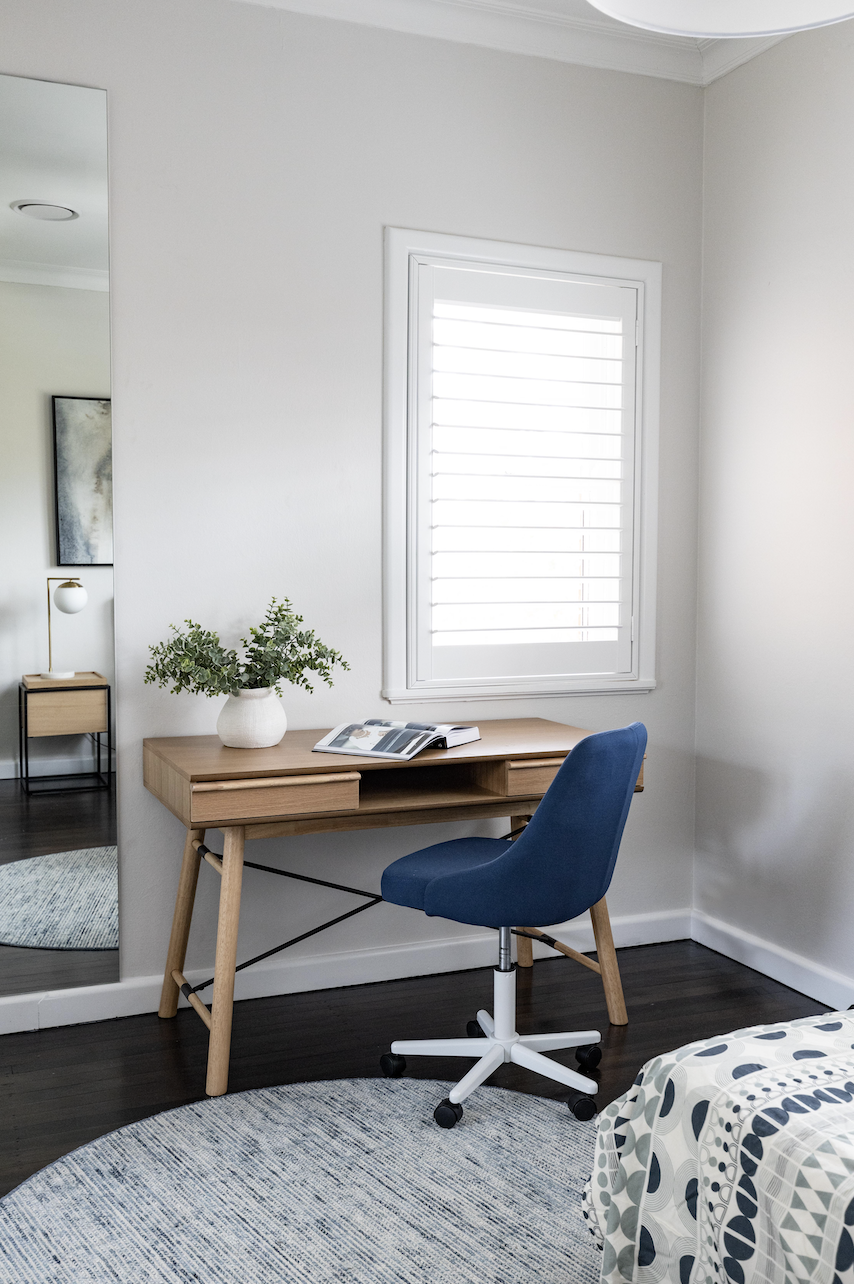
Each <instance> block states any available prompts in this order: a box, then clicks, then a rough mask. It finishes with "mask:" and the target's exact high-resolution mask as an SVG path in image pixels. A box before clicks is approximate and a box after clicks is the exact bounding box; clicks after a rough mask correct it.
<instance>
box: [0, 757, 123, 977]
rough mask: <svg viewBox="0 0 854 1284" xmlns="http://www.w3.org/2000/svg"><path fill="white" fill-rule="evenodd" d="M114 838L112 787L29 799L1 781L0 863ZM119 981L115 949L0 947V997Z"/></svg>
mask: <svg viewBox="0 0 854 1284" xmlns="http://www.w3.org/2000/svg"><path fill="white" fill-rule="evenodd" d="M115 841H116V790H115V784H113V787H112V789H109V790H106V789H103V790H91V791H74V792H73V793H72V792H69V793H61V794H44V795H43V796H31V797H28V796H27V795H26V794H25V793H24V791H23V790H22V789H21V786H20V784H19V783H18V781H17V780H0V865H6V864H9V863H10V862H11V861H17V860H27V859H28V858H29V857H31V856H46V855H48V854H50V853H51V852H68V851H78V850H79V849H81V848H84V847H109V846H111V845H112V844H113V843H115ZM118 979H119V952H118V950H29V949H19V948H17V947H15V946H11V945H0V995H3V994H29V993H31V992H32V991H35V990H61V989H67V988H69V987H70V986H75V985H102V984H104V982H107V981H117V980H118Z"/></svg>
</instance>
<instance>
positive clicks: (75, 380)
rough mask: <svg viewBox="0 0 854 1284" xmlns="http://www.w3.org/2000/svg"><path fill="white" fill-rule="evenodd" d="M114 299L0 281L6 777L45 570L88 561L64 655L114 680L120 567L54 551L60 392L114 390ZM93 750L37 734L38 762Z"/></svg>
mask: <svg viewBox="0 0 854 1284" xmlns="http://www.w3.org/2000/svg"><path fill="white" fill-rule="evenodd" d="M109 308H110V301H109V295H108V294H106V293H104V292H102V291H97V290H76V289H66V288H64V287H57V286H49V285H13V284H10V283H9V282H6V281H0V386H2V390H3V393H2V397H0V460H2V464H0V603H2V607H0V777H2V776H14V775H17V773H18V763H17V757H18V684H19V683H20V680H21V675H22V674H23V673H38V672H40V671H41V670H42V669H46V668H47V661H48V646H47V591H46V583H45V581H46V577H47V576H48V575H75V574H78V573H79V575H80V579H81V581H82V583H83V584H84V586H85V588H86V591H87V593H88V594H89V602H88V604H87V606H86V609H85V610H84V611H83V612H82V613H81V614H79V615H74V616H68V615H62V614H61V613H60V612H57V611H54V612H52V619H53V627H52V633H53V654H54V661H55V667H56V668H59V669H79V670H89V669H95V670H97V672H99V673H103V674H104V676H105V677H108V678H109V679H110V680H111V681H112V680H113V571H112V567H109V566H91V567H82V568H80V567H68V568H57V566H56V564H55V561H54V559H55V557H56V533H55V516H54V483H53V428H52V423H51V396H52V395H54V394H55V395H57V396H78V397H109V395H110V328H109V327H110V315H109ZM51 587H52V588H56V585H55V584H53V585H51ZM81 756H82V757H84V758H85V759H86V761H85V763H81V762H80V761H79V759H80V757H81ZM91 757H92V752H91V745H90V744H89V742H88V741H87V739H86V738H85V737H83V736H73V737H72V736H64V737H62V739H56V738H53V737H50V738H48V739H44V740H40V739H37V740H33V741H31V743H30V769H31V771H33V773H38V772H59V771H63V770H78V771H79V770H85V769H86V767H87V766H88V765H89V762H90V761H91ZM75 759H76V761H75Z"/></svg>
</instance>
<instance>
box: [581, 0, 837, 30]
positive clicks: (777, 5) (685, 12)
mask: <svg viewBox="0 0 854 1284" xmlns="http://www.w3.org/2000/svg"><path fill="white" fill-rule="evenodd" d="M589 3H590V4H592V5H593V7H594V8H595V9H598V10H599V11H600V12H601V13H607V15H608V17H609V18H617V19H619V21H620V22H627V23H629V25H630V26H633V27H643V28H645V29H646V30H647V31H661V32H664V33H666V34H667V35H671V36H694V37H695V38H697V37H703V36H705V37H712V38H714V39H721V38H722V37H727V36H785V35H788V34H789V33H790V32H792V31H805V30H806V29H807V28H808V27H826V26H829V24H830V23H832V22H843V21H844V20H845V19H846V18H854V0H589Z"/></svg>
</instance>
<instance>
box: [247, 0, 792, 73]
mask: <svg viewBox="0 0 854 1284" xmlns="http://www.w3.org/2000/svg"><path fill="white" fill-rule="evenodd" d="M245 3H248V4H261V5H265V6H266V7H268V8H276V9H290V10H293V11H295V12H297V13H307V14H315V15H317V16H320V17H325V18H339V19H342V20H344V21H347V22H358V23H363V24H366V25H368V26H372V27H388V28H391V29H392V30H393V31H406V32H409V33H412V34H414V35H421V36H436V37H439V38H440V39H444V40H456V41H460V42H462V43H464V44H472V45H483V46H485V47H486V48H488V49H502V50H505V51H506V52H509V53H521V54H531V55H534V56H535V57H540V58H554V59H557V60H558V61H559V62H572V63H582V64H584V65H586V66H590V67H603V68H607V69H609V70H611V71H628V72H635V73H637V74H639V75H644V76H661V77H663V78H665V79H667V80H681V81H685V82H686V83H688V84H691V85H707V84H710V83H711V81H713V80H715V79H717V77H718V76H722V75H724V74H725V72H727V71H731V70H732V68H733V67H737V66H738V65H739V64H740V63H742V62H746V61H747V60H748V59H749V58H753V57H755V56H756V54H758V53H761V52H762V50H763V49H767V48H769V46H770V45H773V44H776V43H777V41H778V40H780V39H781V38H782V39H785V37H780V36H769V37H768V38H765V39H763V38H749V39H741V40H694V39H692V38H690V37H683V36H663V35H658V34H656V33H654V32H651V31H641V30H640V29H639V28H637V27H629V26H627V25H626V24H625V23H622V22H617V21H616V20H615V19H613V18H608V17H606V16H605V14H603V13H601V12H600V11H599V10H598V9H594V8H593V6H592V5H590V4H587V0H245Z"/></svg>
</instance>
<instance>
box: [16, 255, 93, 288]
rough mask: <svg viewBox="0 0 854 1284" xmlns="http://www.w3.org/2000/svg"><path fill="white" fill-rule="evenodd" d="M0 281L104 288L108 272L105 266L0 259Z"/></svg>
mask: <svg viewBox="0 0 854 1284" xmlns="http://www.w3.org/2000/svg"><path fill="white" fill-rule="evenodd" d="M0 281H11V282H12V283H13V284H16V285H59V286H63V287H64V288H65V289H70V290H106V291H108V290H109V288H110V274H109V272H108V271H107V269H106V268H83V267H78V268H75V267H62V266H61V265H60V264H53V263H26V262H24V261H23V260H19V259H0Z"/></svg>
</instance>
